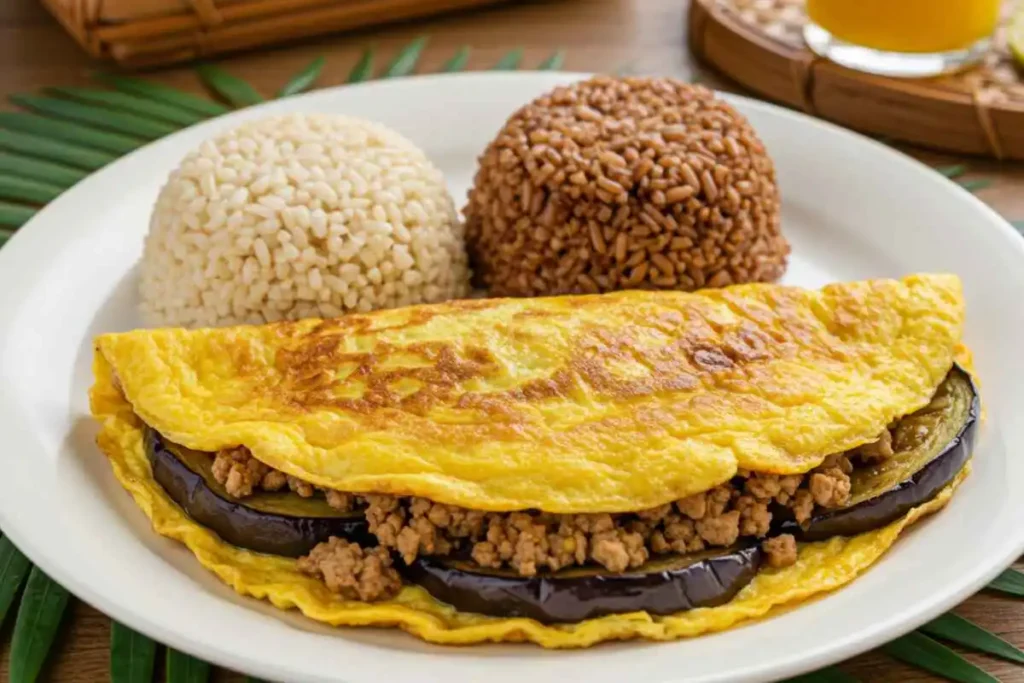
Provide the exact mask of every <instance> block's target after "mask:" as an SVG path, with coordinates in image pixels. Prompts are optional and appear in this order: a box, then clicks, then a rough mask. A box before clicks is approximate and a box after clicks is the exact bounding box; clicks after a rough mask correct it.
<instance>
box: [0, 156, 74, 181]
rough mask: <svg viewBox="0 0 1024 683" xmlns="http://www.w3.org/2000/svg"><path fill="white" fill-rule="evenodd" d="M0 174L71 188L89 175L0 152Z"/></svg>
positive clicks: (47, 162)
mask: <svg viewBox="0 0 1024 683" xmlns="http://www.w3.org/2000/svg"><path fill="white" fill-rule="evenodd" d="M0 173H10V174H15V175H22V176H25V177H26V178H31V179H33V180H41V181H43V182H45V183H49V184H50V185H57V186H59V187H71V186H72V185H74V184H75V183H77V182H78V181H79V180H81V179H82V178H84V177H85V176H87V175H89V174H88V173H87V172H86V171H83V170H81V169H77V168H71V167H70V166H62V165H60V164H51V163H50V162H49V161H39V160H38V159H33V158H32V157H27V156H23V155H21V154H8V153H7V152H0Z"/></svg>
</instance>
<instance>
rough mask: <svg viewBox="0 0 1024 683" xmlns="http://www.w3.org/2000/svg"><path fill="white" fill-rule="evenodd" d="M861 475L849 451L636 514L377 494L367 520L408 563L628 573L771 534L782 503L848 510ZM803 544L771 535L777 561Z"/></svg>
mask: <svg viewBox="0 0 1024 683" xmlns="http://www.w3.org/2000/svg"><path fill="white" fill-rule="evenodd" d="M852 471H853V464H852V463H851V462H850V459H849V458H848V457H846V456H845V455H834V456H831V457H829V458H828V459H826V460H825V462H823V463H822V464H821V465H820V466H819V467H817V468H816V469H815V470H813V471H812V472H810V473H809V474H808V475H786V476H780V475H772V474H759V473H749V472H744V473H741V474H742V475H743V476H741V477H738V478H737V479H734V480H733V481H732V482H730V483H728V484H725V485H722V486H718V487H716V488H714V489H711V490H710V491H707V492H705V493H700V494H697V495H694V496H690V497H689V498H684V499H683V500H679V501H676V502H675V503H672V504H666V505H661V506H658V507H656V508H652V509H650V510H644V511H642V512H639V513H637V514H615V515H613V514H582V515H554V514H548V513H543V512H529V511H528V512H502V513H495V512H479V511H475V510H466V509H464V508H459V507H455V506H452V505H444V504H442V503H435V502H433V501H430V500H427V499H426V498H403V497H396V496H386V495H370V496H367V498H366V500H367V508H366V518H367V521H368V523H369V526H370V531H371V532H372V533H373V534H375V535H376V536H377V539H378V541H379V542H380V543H381V545H382V546H384V547H386V548H390V549H392V550H394V551H396V552H397V553H398V554H399V555H401V556H402V559H403V560H404V561H405V562H406V563H412V562H413V561H415V560H416V558H417V557H418V556H419V555H448V554H451V553H452V552H455V551H457V550H462V551H468V552H469V554H470V555H471V556H472V558H473V560H474V561H475V562H476V563H477V564H479V565H480V566H481V567H490V568H495V569H498V568H502V567H511V568H512V569H514V570H515V571H517V572H518V573H519V574H521V575H523V576H533V575H534V574H536V573H537V572H538V571H541V570H547V571H558V570H559V569H563V568H565V567H569V566H573V565H582V564H587V563H596V564H600V565H601V566H603V567H605V568H606V569H608V570H609V571H612V572H622V571H625V570H627V569H633V568H636V567H639V566H641V565H643V564H644V563H645V562H646V561H647V560H648V559H649V558H650V557H651V556H652V555H662V554H667V553H679V554H682V553H690V552H697V551H701V550H705V549H707V548H725V547H728V546H731V545H733V544H734V543H736V542H737V541H738V540H739V539H740V538H763V537H765V536H766V535H767V534H768V532H769V530H770V528H771V522H772V516H773V513H772V508H773V507H774V506H776V505H779V506H782V507H786V508H789V510H790V511H791V512H792V514H793V517H794V518H795V519H796V521H797V522H799V523H803V522H806V521H807V520H808V519H810V517H811V515H812V514H813V512H814V510H815V508H816V507H820V508H835V507H841V506H843V505H845V504H846V503H847V502H848V501H849V498H850V476H849V475H850V472H852ZM795 543H796V542H795V540H793V539H792V537H789V539H788V540H785V539H784V540H775V539H771V540H770V541H766V542H765V551H766V553H767V556H768V561H769V565H770V566H773V567H781V566H786V564H787V563H788V564H792V563H793V562H794V561H795V560H796V545H795Z"/></svg>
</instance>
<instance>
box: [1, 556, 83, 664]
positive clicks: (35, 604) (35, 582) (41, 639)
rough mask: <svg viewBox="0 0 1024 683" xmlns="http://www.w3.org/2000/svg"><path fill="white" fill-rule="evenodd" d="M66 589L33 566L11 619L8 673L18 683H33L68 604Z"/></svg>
mask: <svg viewBox="0 0 1024 683" xmlns="http://www.w3.org/2000/svg"><path fill="white" fill-rule="evenodd" d="M69 597H70V596H69V594H68V592H67V590H65V589H64V588H63V587H61V586H60V585H59V584H57V583H55V582H54V581H53V580H52V579H51V578H50V577H49V576H47V575H46V574H44V573H43V571H42V570H41V569H39V568H38V567H33V568H32V571H31V572H30V573H29V576H28V583H27V584H26V585H25V594H24V595H23V596H22V598H21V606H20V607H19V608H18V619H17V621H15V622H14V640H13V641H12V642H11V661H10V676H11V680H12V681H18V683H34V682H35V680H36V678H37V677H38V676H39V672H40V671H41V670H42V668H43V663H44V662H45V661H46V656H47V655H48V654H49V653H50V646H51V645H53V640H54V638H56V637H57V629H58V628H59V627H60V622H61V619H62V618H63V616H64V611H65V610H66V609H67V606H68V598H69Z"/></svg>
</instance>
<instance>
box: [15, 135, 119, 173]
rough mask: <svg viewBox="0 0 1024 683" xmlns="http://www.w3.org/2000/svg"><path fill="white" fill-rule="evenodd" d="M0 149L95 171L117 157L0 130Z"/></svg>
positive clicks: (55, 141)
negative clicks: (3, 148)
mask: <svg viewBox="0 0 1024 683" xmlns="http://www.w3.org/2000/svg"><path fill="white" fill-rule="evenodd" d="M0 147H5V148H7V149H10V150H13V151H15V152H24V153H25V154H30V155H32V156H36V157H41V158H43V159H49V160H50V161H57V162H60V163H64V164H70V165H72V166H77V167H79V168H85V169H88V170H90V171H94V170H96V169H97V168H100V167H102V166H106V165H107V164H109V163H110V162H111V161H113V160H114V159H116V158H117V157H115V156H112V155H110V154H107V153H106V152H98V151H96V150H92V149H86V148H85V147H79V146H78V145H73V144H71V143H68V142H59V141H57V140H49V139H47V138H43V137H39V136H37V135H31V134H29V133H18V134H14V133H12V132H11V131H9V130H3V129H0Z"/></svg>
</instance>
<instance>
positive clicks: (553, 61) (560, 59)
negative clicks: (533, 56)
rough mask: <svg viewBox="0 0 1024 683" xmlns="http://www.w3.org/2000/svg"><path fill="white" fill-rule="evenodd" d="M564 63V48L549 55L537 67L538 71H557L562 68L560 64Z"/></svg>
mask: <svg viewBox="0 0 1024 683" xmlns="http://www.w3.org/2000/svg"><path fill="white" fill-rule="evenodd" d="M564 63H565V50H559V51H558V52H556V53H555V54H553V55H551V56H550V57H548V58H547V59H545V60H544V61H543V62H541V63H540V66H538V67H537V69H538V70H539V71H558V70H559V69H561V68H562V64H564Z"/></svg>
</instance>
